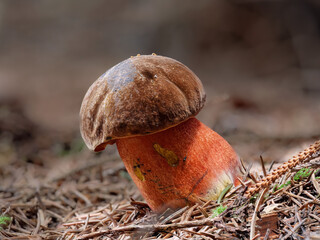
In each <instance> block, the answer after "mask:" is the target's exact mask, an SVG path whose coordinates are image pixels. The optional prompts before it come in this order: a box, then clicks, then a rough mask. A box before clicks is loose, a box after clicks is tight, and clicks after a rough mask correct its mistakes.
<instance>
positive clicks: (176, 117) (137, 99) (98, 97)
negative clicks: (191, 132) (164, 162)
mask: <svg viewBox="0 0 320 240" xmlns="http://www.w3.org/2000/svg"><path fill="white" fill-rule="evenodd" d="M205 98H206V96H205V92H204V89H203V86H202V83H201V81H200V79H199V78H198V77H197V76H196V75H195V74H194V73H193V72H192V71H191V70H190V69H189V68H188V67H186V66H185V65H183V64H182V63H180V62H178V61H176V60H174V59H172V58H168V57H163V56H158V55H141V56H140V55H139V56H136V57H131V58H129V59H127V60H124V61H123V62H121V63H119V64H117V65H116V66H114V67H112V68H111V69H109V70H108V71H106V72H105V73H104V74H102V75H101V76H100V77H99V78H98V79H97V80H96V81H95V82H94V83H93V84H92V85H91V87H90V88H89V90H88V91H87V93H86V95H85V97H84V99H83V102H82V105H81V109H80V130H81V135H82V137H83V139H84V141H85V143H86V145H87V146H88V148H89V149H91V150H94V151H101V150H103V149H104V148H105V147H106V145H107V144H112V143H114V140H115V139H119V138H125V137H131V136H139V135H146V134H151V133H156V132H159V131H163V130H165V129H167V128H170V127H173V126H175V125H178V124H179V123H181V122H184V121H186V120H188V119H189V118H191V117H194V116H195V115H197V113H198V112H199V111H200V110H201V108H202V107H203V105H204V102H205Z"/></svg>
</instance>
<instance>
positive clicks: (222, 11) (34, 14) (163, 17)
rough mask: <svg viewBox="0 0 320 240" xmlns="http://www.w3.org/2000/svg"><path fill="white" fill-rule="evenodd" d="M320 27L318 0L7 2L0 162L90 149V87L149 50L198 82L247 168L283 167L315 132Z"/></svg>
mask: <svg viewBox="0 0 320 240" xmlns="http://www.w3.org/2000/svg"><path fill="white" fill-rule="evenodd" d="M319 24H320V2H319V1H318V0H290V1H289V0H265V1H264V0H250V1H249V0H214V1H213V0H198V1H194V0H177V1H169V0H153V1H142V0H136V1H130V0H117V1H110V0H91V1H85V0H69V1H64V0H56V1H50V0H42V1H36V0H29V1H26V0H2V1H0V162H1V161H2V166H3V165H5V164H8V163H9V162H10V159H11V160H12V159H16V158H20V159H21V158H22V159H25V160H27V161H29V162H31V163H39V164H43V163H42V160H43V159H44V158H46V157H48V155H50V154H51V152H54V155H53V156H54V157H55V156H62V155H64V154H66V153H70V152H72V151H75V152H78V151H80V150H82V151H85V152H86V151H87V150H86V148H84V146H83V143H82V140H81V138H80V134H79V124H78V112H79V109H80V105H81V102H82V98H83V96H84V94H85V93H86V91H87V89H88V88H89V86H90V85H91V84H92V83H93V81H94V80H95V79H97V78H98V77H99V76H100V75H101V74H102V73H103V72H105V71H106V70H107V69H109V68H110V67H112V66H113V65H115V64H117V63H118V62H120V61H122V60H124V59H126V58H128V57H130V56H133V55H136V54H151V53H156V54H158V55H164V56H169V57H172V58H175V59H177V60H179V61H181V62H183V63H184V64H186V65H187V66H188V67H189V68H191V69H192V70H193V71H194V72H195V73H196V74H197V75H198V76H199V77H200V79H201V80H202V81H203V84H204V87H205V90H206V93H207V103H206V106H205V108H204V109H203V110H202V112H201V113H200V114H199V116H198V118H199V119H200V120H201V121H203V122H204V123H205V124H207V125H208V126H210V127H211V128H213V129H214V130H215V131H217V132H218V133H220V134H221V135H223V136H224V137H225V138H227V140H228V141H229V142H230V143H232V145H233V146H234V147H235V148H236V150H237V151H238V152H239V154H240V155H241V156H242V157H243V158H244V159H245V160H246V161H254V160H255V159H258V158H259V156H260V155H262V156H263V157H264V158H265V159H266V161H273V160H275V161H281V160H283V159H285V158H286V157H288V156H291V154H293V153H296V148H298V149H299V150H301V147H303V146H305V145H307V144H309V143H311V142H312V141H313V140H314V139H316V138H318V137H319V136H320V124H319V123H320V34H319V30H320V25H319ZM110 149H112V148H110ZM109 151H113V150H109ZM88 154H89V153H88ZM50 156H51V155H50Z"/></svg>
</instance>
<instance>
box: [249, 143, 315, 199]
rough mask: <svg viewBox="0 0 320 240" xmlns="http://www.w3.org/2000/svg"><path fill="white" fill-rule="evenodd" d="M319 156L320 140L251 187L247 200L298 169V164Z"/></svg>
mask: <svg viewBox="0 0 320 240" xmlns="http://www.w3.org/2000/svg"><path fill="white" fill-rule="evenodd" d="M319 156H320V140H319V141H316V142H315V143H313V144H312V145H310V146H309V147H308V148H306V149H305V150H304V151H302V152H300V153H299V154H298V155H297V156H294V157H293V158H291V159H290V160H288V161H287V162H285V163H283V164H282V165H281V166H279V167H278V168H277V169H275V170H273V171H272V172H271V173H270V174H268V175H267V176H266V177H264V178H263V179H261V180H260V181H258V182H256V183H255V184H253V185H251V186H249V187H248V189H247V191H246V193H245V196H246V197H247V198H250V197H251V196H253V195H254V194H255V193H257V192H259V191H260V190H261V189H263V188H268V187H269V186H270V185H271V184H272V183H274V182H275V181H276V180H277V179H278V178H280V177H281V176H282V175H284V174H285V173H288V172H290V170H291V169H293V168H294V167H296V166H297V165H298V164H301V163H304V162H307V161H310V160H312V159H314V158H317V157H319Z"/></svg>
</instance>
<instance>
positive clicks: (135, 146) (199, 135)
mask: <svg viewBox="0 0 320 240" xmlns="http://www.w3.org/2000/svg"><path fill="white" fill-rule="evenodd" d="M116 144H117V147H118V151H119V154H120V156H121V158H122V160H123V162H124V164H125V166H126V168H127V170H128V172H129V174H130V175H131V177H132V179H133V181H134V182H135V184H136V185H137V186H138V188H139V190H140V191H141V193H142V195H143V197H144V198H145V200H146V201H147V203H148V204H149V206H150V207H151V209H153V210H154V211H157V212H161V211H163V210H165V209H166V208H168V207H169V208H179V207H183V206H185V205H187V204H193V203H196V202H199V201H200V199H204V200H214V199H217V198H218V196H219V194H220V193H221V191H222V190H223V189H224V188H225V187H226V186H227V185H228V184H230V183H233V184H234V185H237V184H238V180H237V177H238V176H240V163H239V159H238V156H237V154H236V153H235V151H234V150H233V149H232V147H231V146H230V145H229V144H228V143H227V141H226V140H224V139H223V138H222V137H221V136H220V135H219V134H217V133H216V132H214V131H212V130H211V129H210V128H208V127H207V126H205V125H204V124H203V123H201V122H200V121H198V120H197V119H195V118H190V119H189V120H187V121H185V122H183V123H181V124H179V125H177V126H175V127H172V128H169V129H167V130H164V131H161V132H158V133H155V134H150V135H146V136H136V137H129V138H122V139H117V140H116Z"/></svg>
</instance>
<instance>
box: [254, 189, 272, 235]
mask: <svg viewBox="0 0 320 240" xmlns="http://www.w3.org/2000/svg"><path fill="white" fill-rule="evenodd" d="M267 190H268V189H267V188H265V189H264V190H263V192H262V194H261V195H260V197H259V200H258V201H257V203H256V206H255V209H254V212H253V215H252V219H251V225H250V239H251V240H252V239H254V238H255V230H256V221H257V213H258V211H259V208H260V206H261V204H262V202H263V200H264V199H263V197H264V195H265V193H266V192H267Z"/></svg>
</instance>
